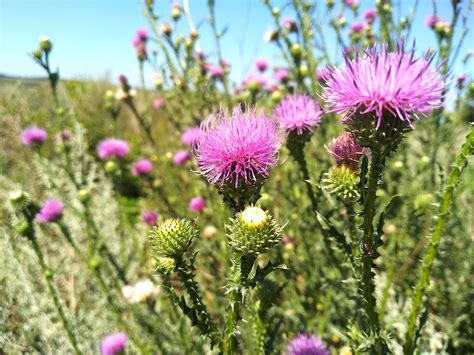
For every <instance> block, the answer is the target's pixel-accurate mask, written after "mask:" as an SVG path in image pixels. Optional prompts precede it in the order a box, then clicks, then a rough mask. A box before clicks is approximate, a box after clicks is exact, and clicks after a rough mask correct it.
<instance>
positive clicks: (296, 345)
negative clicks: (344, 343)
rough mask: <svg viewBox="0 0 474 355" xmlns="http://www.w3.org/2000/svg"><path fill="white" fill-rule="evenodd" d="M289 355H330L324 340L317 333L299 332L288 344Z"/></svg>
mask: <svg viewBox="0 0 474 355" xmlns="http://www.w3.org/2000/svg"><path fill="white" fill-rule="evenodd" d="M287 353H288V355H329V354H330V353H329V350H328V348H327V347H326V344H324V343H323V341H322V340H321V339H320V338H318V337H316V336H315V335H308V334H301V333H300V334H298V335H297V336H296V338H294V339H293V340H291V341H290V343H289V344H288V350H287Z"/></svg>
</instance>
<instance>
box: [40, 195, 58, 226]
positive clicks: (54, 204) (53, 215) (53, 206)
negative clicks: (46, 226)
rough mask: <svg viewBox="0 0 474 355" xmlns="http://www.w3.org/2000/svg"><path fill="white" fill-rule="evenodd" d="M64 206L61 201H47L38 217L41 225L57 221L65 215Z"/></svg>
mask: <svg viewBox="0 0 474 355" xmlns="http://www.w3.org/2000/svg"><path fill="white" fill-rule="evenodd" d="M63 210H64V205H63V203H62V202H61V201H58V200H55V199H49V200H47V201H46V202H45V203H44V204H43V206H41V210H40V211H39V213H38V214H37V215H36V219H37V220H38V221H39V222H41V223H49V222H54V221H57V220H58V219H60V218H61V216H62V215H63Z"/></svg>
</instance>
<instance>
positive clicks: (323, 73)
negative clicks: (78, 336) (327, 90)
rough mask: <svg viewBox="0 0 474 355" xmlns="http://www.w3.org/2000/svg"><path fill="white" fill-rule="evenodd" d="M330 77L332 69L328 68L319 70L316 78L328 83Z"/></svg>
mask: <svg viewBox="0 0 474 355" xmlns="http://www.w3.org/2000/svg"><path fill="white" fill-rule="evenodd" d="M330 76H331V69H330V68H328V67H327V66H326V67H324V68H321V69H318V71H317V72H316V78H317V79H318V80H319V81H322V82H326V80H328V79H329V77H330Z"/></svg>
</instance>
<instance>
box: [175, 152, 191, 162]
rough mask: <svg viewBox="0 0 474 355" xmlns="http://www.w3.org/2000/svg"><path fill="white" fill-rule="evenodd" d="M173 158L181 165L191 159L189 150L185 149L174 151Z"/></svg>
mask: <svg viewBox="0 0 474 355" xmlns="http://www.w3.org/2000/svg"><path fill="white" fill-rule="evenodd" d="M173 160H174V163H175V164H176V165H183V164H184V163H186V162H187V161H189V160H191V154H189V152H188V151H186V150H180V151H178V152H176V154H175V155H174V157H173Z"/></svg>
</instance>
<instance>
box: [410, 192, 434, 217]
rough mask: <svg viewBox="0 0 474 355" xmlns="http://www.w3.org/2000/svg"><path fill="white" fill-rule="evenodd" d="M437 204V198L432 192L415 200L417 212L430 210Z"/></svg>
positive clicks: (414, 205)
mask: <svg viewBox="0 0 474 355" xmlns="http://www.w3.org/2000/svg"><path fill="white" fill-rule="evenodd" d="M434 202H435V197H434V195H433V194H432V193H430V192H425V193H421V194H419V195H417V196H416V197H415V199H414V200H413V207H414V208H415V210H417V211H419V212H422V211H425V210H426V209H428V207H430V206H431V205H432V204H433V203H434Z"/></svg>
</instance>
